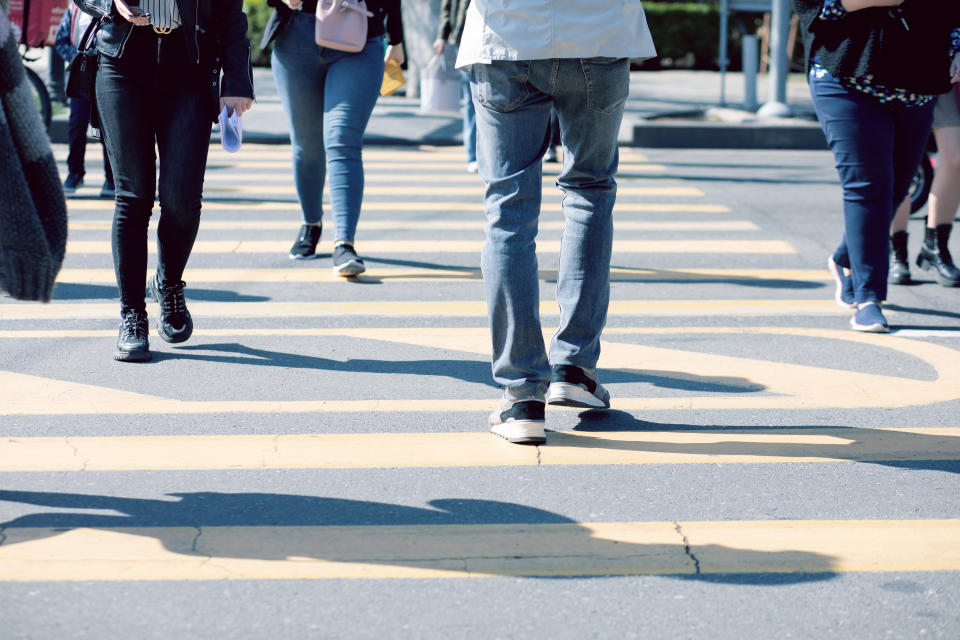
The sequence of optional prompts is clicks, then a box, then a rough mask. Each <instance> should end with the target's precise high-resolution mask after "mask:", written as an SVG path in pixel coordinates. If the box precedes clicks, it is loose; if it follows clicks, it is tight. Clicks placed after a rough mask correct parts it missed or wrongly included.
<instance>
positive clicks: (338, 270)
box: [333, 260, 367, 278]
mask: <svg viewBox="0 0 960 640" xmlns="http://www.w3.org/2000/svg"><path fill="white" fill-rule="evenodd" d="M366 270H367V268H366V267H365V266H363V264H361V263H360V262H357V261H356V260H351V261H349V262H344V263H343V264H338V265H336V266H335V267H333V273H334V274H336V275H338V276H343V277H344V278H349V277H351V276H358V275H360V274H361V273H363V272H364V271H366Z"/></svg>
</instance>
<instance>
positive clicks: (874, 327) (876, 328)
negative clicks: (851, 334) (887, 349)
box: [850, 319, 890, 333]
mask: <svg viewBox="0 0 960 640" xmlns="http://www.w3.org/2000/svg"><path fill="white" fill-rule="evenodd" d="M850 328H851V329H853V330H854V331H862V332H864V333H890V327H888V326H885V325H882V324H879V323H874V324H857V323H856V322H854V321H853V320H852V319H851V320H850Z"/></svg>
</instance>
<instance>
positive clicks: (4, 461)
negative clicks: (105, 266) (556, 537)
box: [0, 400, 960, 472]
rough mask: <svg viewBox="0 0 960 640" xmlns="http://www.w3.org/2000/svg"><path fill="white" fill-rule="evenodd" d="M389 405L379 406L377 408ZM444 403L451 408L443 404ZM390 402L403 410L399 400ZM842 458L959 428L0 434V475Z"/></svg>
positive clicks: (910, 449)
mask: <svg viewBox="0 0 960 640" xmlns="http://www.w3.org/2000/svg"><path fill="white" fill-rule="evenodd" d="M332 404H336V403H332ZM389 404H391V403H388V402H383V403H381V405H383V406H384V407H386V406H387V405H389ZM424 404H426V405H430V402H429V401H426V402H424ZM444 404H445V405H446V406H447V408H450V403H446V402H445V403H444ZM477 404H481V403H480V402H477V401H473V402H470V403H468V405H467V406H468V407H469V406H471V405H477ZM490 405H491V403H490V401H487V400H484V401H482V407H483V409H488V408H489V407H490ZM398 407H405V408H410V407H409V406H406V405H403V404H400V403H398ZM400 410H403V409H402V408H401V409H400ZM461 410H463V409H461ZM478 422H479V421H478ZM850 460H853V461H861V462H879V461H889V460H899V461H905V460H960V429H955V428H916V429H855V428H847V429H775V430H736V429H704V430H687V431H606V432H601V431H584V432H579V431H560V432H551V433H549V434H548V436H547V444H546V445H542V446H540V447H518V446H516V445H511V444H510V443H508V442H506V441H505V440H503V439H502V438H499V437H497V436H494V435H492V434H489V433H364V434H321V435H318V434H303V435H300V434H290V435H284V434H276V435H221V436H114V437H66V438H51V437H24V438H5V439H0V472H54V471H164V470H178V469H179V470H222V469H376V468H396V467H496V466H537V465H540V466H544V465H550V466H552V465H565V466H571V465H640V464H643V465H649V464H783V463H799V462H804V463H827V462H842V461H850Z"/></svg>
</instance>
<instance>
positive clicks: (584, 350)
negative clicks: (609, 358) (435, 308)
mask: <svg viewBox="0 0 960 640" xmlns="http://www.w3.org/2000/svg"><path fill="white" fill-rule="evenodd" d="M629 90H630V63H629V61H628V60H627V59H626V58H622V59H612V58H594V59H584V60H573V59H567V60H562V61H561V63H560V67H559V73H558V74H557V89H556V92H555V93H554V108H555V111H556V113H557V117H558V124H559V128H560V136H561V141H562V144H563V148H564V150H565V154H564V158H563V168H562V170H561V172H560V175H559V177H558V178H557V185H558V186H559V187H560V189H562V190H563V193H564V195H563V215H564V227H563V237H562V241H561V249H560V266H559V276H558V278H557V302H558V303H559V305H560V328H559V329H558V331H557V333H556V334H555V335H554V336H553V339H552V340H551V343H550V364H551V365H553V373H552V375H551V385H550V397H549V400H550V402H551V404H572V405H574V406H594V407H604V406H609V395H608V394H607V393H606V391H605V390H604V389H603V388H602V387H600V386H599V385H598V384H596V375H595V374H594V369H595V367H596V366H597V360H598V359H599V357H600V333H601V332H602V331H603V327H604V325H605V324H606V318H607V307H608V305H609V300H610V256H611V251H612V246H613V205H614V202H615V201H616V194H617V184H616V181H615V180H614V174H615V173H616V171H617V163H618V158H619V156H618V150H617V134H618V133H619V131H620V123H621V120H622V119H623V107H624V104H625V102H626V99H627V94H628V93H629ZM575 369H580V370H584V371H586V373H587V377H588V378H589V380H582V379H579V377H577V376H578V374H577V372H576V370H575ZM581 389H582V390H581Z"/></svg>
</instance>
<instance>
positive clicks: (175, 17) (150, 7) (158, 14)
mask: <svg viewBox="0 0 960 640" xmlns="http://www.w3.org/2000/svg"><path fill="white" fill-rule="evenodd" d="M140 8H141V9H143V10H144V11H146V12H147V13H149V14H150V24H151V26H153V30H154V31H156V32H157V33H170V32H171V31H173V30H174V29H176V28H177V27H179V26H180V7H179V6H178V5H177V0H140Z"/></svg>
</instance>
